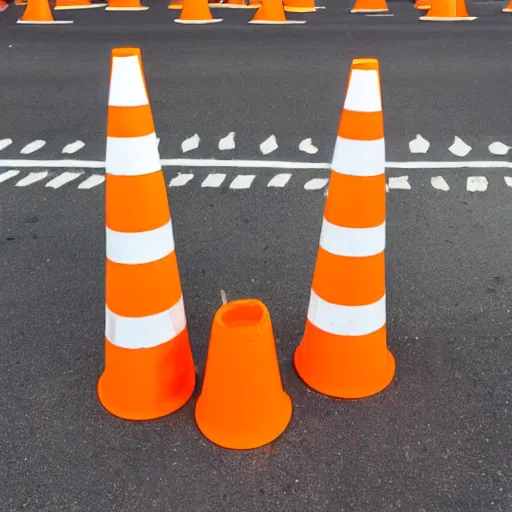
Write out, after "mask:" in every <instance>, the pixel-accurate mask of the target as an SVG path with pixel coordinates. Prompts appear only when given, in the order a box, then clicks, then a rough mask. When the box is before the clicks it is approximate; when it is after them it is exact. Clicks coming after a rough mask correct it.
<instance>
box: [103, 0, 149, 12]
mask: <svg viewBox="0 0 512 512" xmlns="http://www.w3.org/2000/svg"><path fill="white" fill-rule="evenodd" d="M148 9H149V7H147V6H145V5H142V4H141V3H140V0H109V2H108V7H107V8H106V9H105V10H106V11H147V10H148Z"/></svg>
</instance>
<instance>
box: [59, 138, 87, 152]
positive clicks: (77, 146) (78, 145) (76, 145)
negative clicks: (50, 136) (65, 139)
mask: <svg viewBox="0 0 512 512" xmlns="http://www.w3.org/2000/svg"><path fill="white" fill-rule="evenodd" d="M84 146H85V144H84V143H83V142H82V141H81V140H76V141H75V142H72V143H71V144H68V145H67V146H64V148H63V149H62V153H63V154H64V155H72V154H73V153H76V152H77V151H80V150H81V149H82V148H83V147H84Z"/></svg>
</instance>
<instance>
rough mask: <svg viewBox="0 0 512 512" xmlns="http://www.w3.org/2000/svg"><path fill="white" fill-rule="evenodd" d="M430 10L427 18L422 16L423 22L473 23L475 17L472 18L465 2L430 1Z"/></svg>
mask: <svg viewBox="0 0 512 512" xmlns="http://www.w3.org/2000/svg"><path fill="white" fill-rule="evenodd" d="M430 5H431V7H430V9H429V11H428V12H427V14H426V15H425V16H420V20H421V21H473V20H476V17H475V16H470V15H469V13H468V10H467V8H466V2H465V0H430Z"/></svg>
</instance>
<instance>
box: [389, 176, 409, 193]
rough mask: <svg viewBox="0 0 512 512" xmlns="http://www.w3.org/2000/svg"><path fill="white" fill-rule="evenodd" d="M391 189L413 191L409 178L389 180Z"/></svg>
mask: <svg viewBox="0 0 512 512" xmlns="http://www.w3.org/2000/svg"><path fill="white" fill-rule="evenodd" d="M389 188H390V189H397V190H411V184H410V183H409V176H397V177H390V178H389Z"/></svg>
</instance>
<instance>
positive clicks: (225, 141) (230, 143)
mask: <svg viewBox="0 0 512 512" xmlns="http://www.w3.org/2000/svg"><path fill="white" fill-rule="evenodd" d="M219 149H220V150H221V151H229V150H230V149H235V132H230V133H228V134H227V135H226V136H225V137H223V138H222V139H220V140H219Z"/></svg>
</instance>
